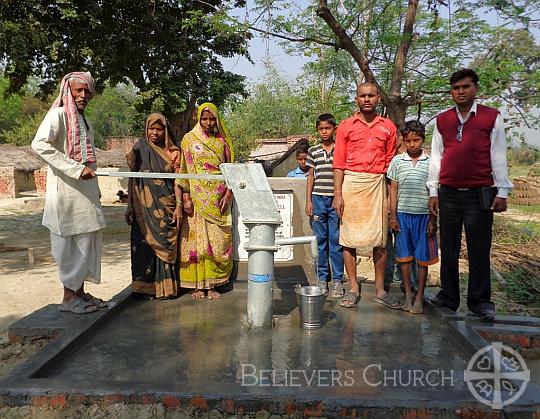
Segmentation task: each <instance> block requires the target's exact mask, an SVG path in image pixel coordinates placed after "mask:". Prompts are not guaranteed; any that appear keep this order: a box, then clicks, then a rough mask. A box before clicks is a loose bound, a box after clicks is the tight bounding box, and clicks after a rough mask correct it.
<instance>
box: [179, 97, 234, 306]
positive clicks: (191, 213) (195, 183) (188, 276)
mask: <svg viewBox="0 0 540 419" xmlns="http://www.w3.org/2000/svg"><path fill="white" fill-rule="evenodd" d="M180 148H181V149H182V159H181V165H180V166H181V167H180V173H188V174H212V175H216V174H221V171H220V170H219V165H220V164H221V163H225V162H232V161H233V160H234V154H233V150H232V144H231V141H230V138H229V136H228V134H227V130H226V129H225V126H224V125H223V121H222V120H221V119H220V116H219V112H218V110H217V108H216V106H215V105H214V104H212V103H203V104H202V105H201V106H199V109H198V112H197V125H195V127H194V128H193V129H192V130H191V131H190V132H188V133H187V134H186V135H184V138H183V139H182V143H181V144H180ZM176 186H177V188H178V190H177V192H179V190H180V189H181V190H183V194H182V203H183V207H184V212H185V213H186V216H185V217H184V219H183V222H182V227H181V230H180V246H179V248H180V286H181V287H183V288H189V289H191V290H192V291H191V296H192V298H194V299H202V298H204V297H205V292H204V290H206V291H207V293H206V295H207V298H208V299H209V300H217V299H219V298H220V297H221V294H220V293H219V292H217V291H216V290H215V287H217V286H220V285H223V284H226V283H227V282H228V281H229V277H230V275H231V271H232V267H233V260H232V253H233V252H232V218H231V210H230V202H231V200H232V192H231V191H230V190H229V189H227V187H226V185H225V183H224V182H219V181H207V180H193V179H190V180H180V179H179V180H177V181H176Z"/></svg>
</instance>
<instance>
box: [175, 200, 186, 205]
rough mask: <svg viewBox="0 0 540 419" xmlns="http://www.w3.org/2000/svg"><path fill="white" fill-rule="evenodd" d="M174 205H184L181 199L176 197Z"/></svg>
mask: <svg viewBox="0 0 540 419" xmlns="http://www.w3.org/2000/svg"><path fill="white" fill-rule="evenodd" d="M176 205H179V206H181V207H183V206H184V204H182V201H181V200H180V199H177V200H176Z"/></svg>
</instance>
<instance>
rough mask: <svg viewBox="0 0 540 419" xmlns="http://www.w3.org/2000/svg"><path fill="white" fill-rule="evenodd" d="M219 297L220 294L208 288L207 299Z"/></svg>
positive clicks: (217, 298)
mask: <svg viewBox="0 0 540 419" xmlns="http://www.w3.org/2000/svg"><path fill="white" fill-rule="evenodd" d="M220 298H221V294H220V293H219V292H217V291H214V290H208V299H209V300H219V299H220Z"/></svg>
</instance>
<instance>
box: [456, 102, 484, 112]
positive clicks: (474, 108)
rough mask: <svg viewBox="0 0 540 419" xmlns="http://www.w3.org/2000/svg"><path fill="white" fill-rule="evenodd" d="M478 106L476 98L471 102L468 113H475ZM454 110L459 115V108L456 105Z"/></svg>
mask: <svg viewBox="0 0 540 419" xmlns="http://www.w3.org/2000/svg"><path fill="white" fill-rule="evenodd" d="M477 108H478V103H476V100H475V101H474V102H473V104H472V106H471V109H470V110H469V114H471V113H473V114H475V115H476V109H477ZM455 109H456V112H457V114H458V115H459V108H458V107H457V105H456V106H455Z"/></svg>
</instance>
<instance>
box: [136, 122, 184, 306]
mask: <svg viewBox="0 0 540 419" xmlns="http://www.w3.org/2000/svg"><path fill="white" fill-rule="evenodd" d="M145 135H146V136H145V137H144V138H139V139H138V140H137V141H136V142H135V144H134V145H133V148H132V149H131V151H130V152H129V153H128V154H127V156H126V157H127V162H128V166H129V169H130V170H131V171H132V172H154V173H156V172H157V173H174V172H176V171H178V169H179V164H180V149H179V148H178V147H176V146H175V145H174V144H173V142H172V140H171V138H170V137H169V132H168V129H167V121H166V119H165V117H164V116H163V115H161V114H159V113H153V114H151V115H150V116H149V117H148V119H147V120H146V125H145ZM180 197H181V195H180ZM180 197H179V198H180ZM177 201H178V202H179V203H180V204H181V200H180V199H179V200H176V197H175V193H174V180H173V179H150V178H129V184H128V209H127V211H126V221H127V223H128V224H129V225H131V274H132V281H133V282H132V289H133V293H135V294H138V295H140V296H142V297H143V298H145V299H152V298H171V297H175V296H176V295H177V294H178V291H179V283H178V267H177V263H176V260H177V255H178V226H179V225H180V223H181V220H182V208H181V206H177Z"/></svg>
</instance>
